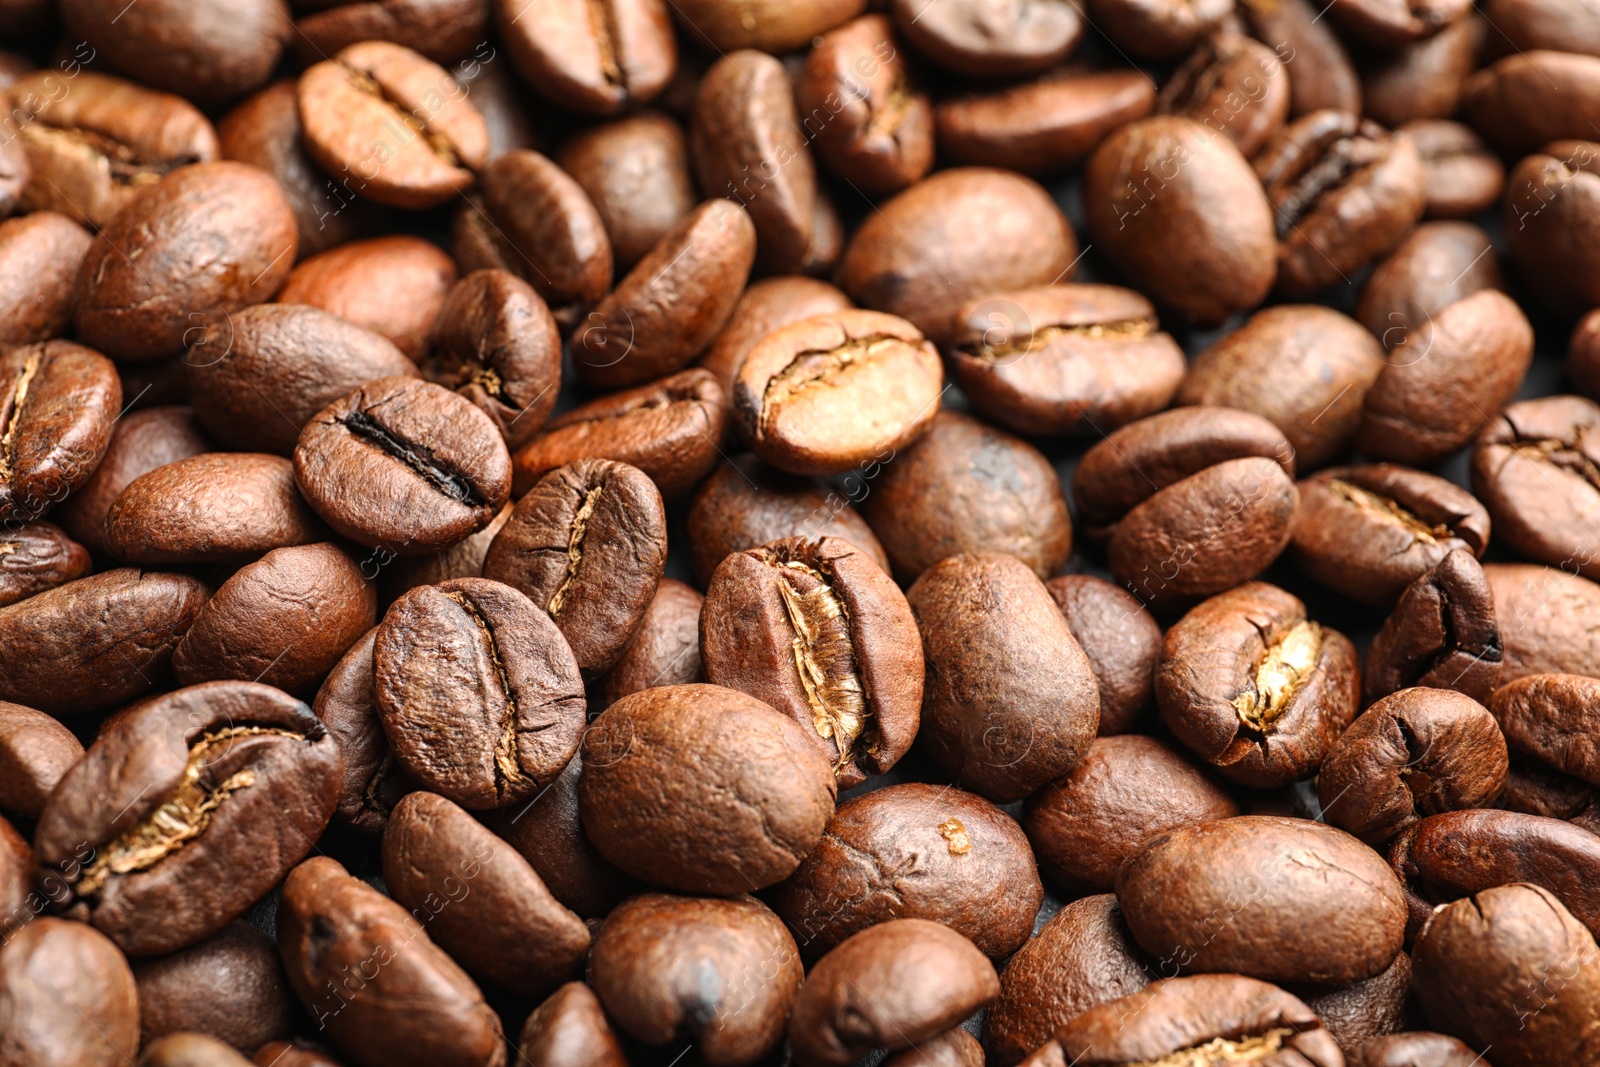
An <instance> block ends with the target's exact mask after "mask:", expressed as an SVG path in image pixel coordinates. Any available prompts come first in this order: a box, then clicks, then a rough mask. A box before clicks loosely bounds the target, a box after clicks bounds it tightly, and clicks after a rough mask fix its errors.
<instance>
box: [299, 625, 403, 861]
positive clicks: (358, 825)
mask: <svg viewBox="0 0 1600 1067" xmlns="http://www.w3.org/2000/svg"><path fill="white" fill-rule="evenodd" d="M377 639H378V630H377V627H374V628H372V629H371V630H368V631H367V632H366V634H364V635H363V636H362V638H361V639H360V640H359V641H357V642H356V643H355V644H354V645H351V646H350V651H348V652H346V653H345V654H344V656H342V657H341V658H340V660H339V662H338V663H336V664H334V667H333V670H331V671H329V672H328V677H327V678H326V679H325V680H324V681H323V683H322V688H321V689H319V690H317V702H316V704H315V705H314V706H313V708H314V710H315V711H316V713H317V718H319V719H321V720H322V722H323V725H325V726H327V728H328V732H329V733H330V734H332V735H333V739H334V740H335V741H337V742H338V743H339V755H340V756H341V757H343V766H344V780H343V783H342V784H341V785H340V787H339V804H338V806H337V807H336V808H335V809H334V813H333V814H334V818H335V819H337V820H338V821H340V822H342V823H344V824H346V825H348V826H351V827H353V828H354V829H356V830H357V831H359V832H361V833H364V834H369V835H371V836H374V837H376V836H377V835H379V834H381V833H383V828H384V826H386V825H387V824H388V822H389V812H390V811H391V810H393V808H394V806H395V804H397V803H399V801H400V798H401V797H402V796H404V795H405V794H407V793H409V792H411V791H413V790H414V789H415V788H416V783H415V782H414V781H413V780H412V778H411V776H410V775H408V774H406V772H405V771H404V770H402V769H401V768H400V766H399V765H398V763H397V762H396V761H395V758H394V755H393V754H392V753H391V752H390V751H389V739H388V738H387V737H385V736H384V733H383V723H382V722H381V721H380V719H379V717H378V698H377V694H376V692H375V689H374V686H375V681H374V676H375V667H374V664H373V656H372V650H373V647H374V645H375V644H376V642H377Z"/></svg>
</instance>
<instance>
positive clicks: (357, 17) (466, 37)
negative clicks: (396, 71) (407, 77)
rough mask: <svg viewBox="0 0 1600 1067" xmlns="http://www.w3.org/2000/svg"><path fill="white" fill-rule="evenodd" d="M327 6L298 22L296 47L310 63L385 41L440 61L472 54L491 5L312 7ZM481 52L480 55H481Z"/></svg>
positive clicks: (433, 0)
mask: <svg viewBox="0 0 1600 1067" xmlns="http://www.w3.org/2000/svg"><path fill="white" fill-rule="evenodd" d="M302 6H303V7H305V8H308V9H314V8H319V7H320V8H326V9H327V10H322V11H317V12H316V13H315V14H308V15H305V16H304V17H302V18H300V19H298V20H297V21H296V22H295V27H294V28H295V33H296V35H297V36H298V37H299V40H298V41H297V42H296V45H295V46H296V48H297V49H298V50H299V51H300V53H301V55H302V56H305V57H306V58H307V62H312V63H314V62H316V60H317V59H319V58H321V57H322V56H324V55H329V54H331V53H333V52H337V51H338V50H339V49H341V48H344V47H345V46H347V45H352V44H355V43H356V42H358V41H370V40H384V41H393V42H394V43H396V44H401V45H405V46H406V47H407V48H412V49H415V50H416V51H418V52H421V53H422V54H423V55H425V56H427V57H428V58H429V59H432V60H434V61H435V62H437V63H448V62H450V61H451V60H452V59H459V58H460V57H461V56H463V55H465V54H466V53H468V52H471V51H472V50H473V46H474V45H476V44H478V43H479V42H481V41H482V40H483V39H484V34H485V32H486V31H487V30H488V23H489V5H488V4H487V3H484V2H483V0H430V2H428V3H422V4H411V3H402V4H395V3H385V2H383V0H379V2H377V3H371V2H366V0H357V2H355V3H349V4H331V5H330V4H327V3H320V4H318V3H311V4H305V5H302ZM480 54H481V53H480Z"/></svg>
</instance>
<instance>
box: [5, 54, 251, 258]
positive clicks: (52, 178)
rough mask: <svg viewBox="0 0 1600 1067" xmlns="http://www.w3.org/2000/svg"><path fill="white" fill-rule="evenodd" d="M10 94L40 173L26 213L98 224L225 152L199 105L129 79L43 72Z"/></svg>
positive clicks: (26, 198)
mask: <svg viewBox="0 0 1600 1067" xmlns="http://www.w3.org/2000/svg"><path fill="white" fill-rule="evenodd" d="M10 92H11V97H12V100H13V102H14V103H15V105H16V108H17V110H16V111H14V112H13V113H12V115H13V121H14V122H16V123H17V132H18V134H19V135H20V138H21V143H22V147H23V148H24V149H26V151H27V162H28V165H29V166H30V167H31V169H32V171H33V175H34V177H33V179H32V180H31V181H29V182H28V183H26V185H25V186H24V187H23V190H22V197H21V206H22V208H23V209H24V210H26V211H39V210H49V211H58V212H60V213H61V214H63V215H65V216H67V217H68V218H70V219H72V220H73V221H74V222H79V223H82V224H83V225H85V226H88V227H90V228H91V229H98V228H100V227H103V226H105V225H106V224H107V223H108V222H110V221H111V218H112V216H114V215H115V214H116V213H117V212H118V211H120V210H122V208H123V207H124V206H126V205H127V204H128V202H129V201H131V200H133V199H134V198H135V197H136V196H137V195H138V194H139V192H140V191H141V190H142V189H144V188H145V187H147V186H149V185H151V184H153V183H155V182H158V181H160V179H161V177H162V175H164V174H166V173H167V172H169V171H171V170H174V169H176V168H178V167H182V166H185V165H187V164H190V163H209V162H211V161H213V160H215V159H216V158H217V156H218V145H217V131H216V130H214V129H213V128H212V126H211V123H210V122H208V121H207V120H206V117H205V116H204V115H202V114H201V113H200V112H199V111H198V110H196V109H195V108H194V107H193V106H192V105H190V104H189V103H188V102H186V101H184V100H183V99H181V98H179V97H176V96H169V95H167V94H166V93H158V92H154V91H152V90H150V89H146V88H143V87H141V86H138V85H135V84H134V83H132V82H129V81H124V80H122V79H121V78H112V77H108V76H107V75H104V74H96V73H93V72H90V71H79V72H78V73H77V75H75V76H74V77H73V79H72V81H71V82H67V81H65V80H64V79H63V77H62V75H61V74H59V73H57V72H55V71H50V70H44V71H35V72H33V73H29V74H24V75H22V76H21V77H19V78H18V79H17V80H16V81H14V82H13V83H12V84H11V89H10ZM257 269H259V265H258V267H257Z"/></svg>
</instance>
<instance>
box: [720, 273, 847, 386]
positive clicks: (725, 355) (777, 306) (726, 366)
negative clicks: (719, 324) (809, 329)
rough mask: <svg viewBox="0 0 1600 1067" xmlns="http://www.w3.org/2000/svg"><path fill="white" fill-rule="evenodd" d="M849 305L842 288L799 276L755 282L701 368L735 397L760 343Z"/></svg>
mask: <svg viewBox="0 0 1600 1067" xmlns="http://www.w3.org/2000/svg"><path fill="white" fill-rule="evenodd" d="M849 306H850V298H849V297H847V296H845V295H844V293H843V292H841V291H840V290H839V289H837V288H835V287H834V286H832V285H829V284H828V283H827V282H823V281H818V280H817V279H815V278H807V277H805V276H803V275H799V274H787V275H783V276H781V277H777V278H763V279H761V280H760V281H757V282H752V283H751V284H750V286H749V288H747V289H745V291H744V295H743V296H741V297H740V298H739V302H738V303H737V304H735V305H734V306H733V312H732V314H730V315H729V316H728V323H727V325H726V326H724V327H723V328H722V332H721V333H719V334H717V339H716V340H715V341H713V342H712V343H711V347H710V348H709V349H707V350H706V354H705V355H704V356H702V357H701V359H700V361H699V365H700V366H701V367H704V368H705V369H706V370H708V371H710V372H711V373H712V374H715V375H716V376H717V381H718V382H719V383H720V384H721V385H722V388H723V391H724V392H725V393H727V394H729V395H730V396H731V395H732V393H733V382H734V379H735V378H736V377H738V374H739V368H740V366H741V365H742V364H743V363H744V357H745V354H746V353H748V352H749V351H750V349H751V348H752V347H753V346H754V345H755V343H756V342H757V341H760V340H761V339H762V338H763V337H765V336H766V335H767V334H769V333H771V332H772V331H774V330H776V329H778V328H779V327H782V326H789V325H792V324H793V323H796V322H799V321H800V320H801V319H809V318H811V317H812V316H814V315H828V314H831V313H833V312H835V311H841V310H843V309H844V308H847V307H849Z"/></svg>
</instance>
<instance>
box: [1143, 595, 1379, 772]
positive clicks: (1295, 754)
mask: <svg viewBox="0 0 1600 1067" xmlns="http://www.w3.org/2000/svg"><path fill="white" fill-rule="evenodd" d="M1360 701H1361V679H1360V676H1359V673H1358V671H1357V669H1356V650H1355V646H1354V645H1352V644H1351V643H1350V639H1349V638H1347V637H1345V636H1344V635H1343V634H1341V633H1339V632H1338V631H1337V630H1331V629H1329V628H1328V627H1326V626H1322V625H1319V624H1318V623H1315V622H1312V621H1311V620H1310V619H1308V618H1306V609H1305V605H1304V604H1303V603H1302V602H1301V601H1300V600H1298V599H1297V598H1295V597H1293V596H1290V595H1289V594H1288V593H1286V592H1284V591H1283V590H1282V589H1279V588H1278V587H1277V586H1274V585H1268V584H1266V583H1265V582H1252V583H1250V584H1248V585H1245V586H1241V587H1240V588H1238V589H1235V590H1232V591H1231V592H1227V593H1223V594H1221V595H1219V596H1214V597H1212V598H1211V599H1209V600H1207V601H1205V602H1203V603H1201V604H1200V605H1199V606H1198V607H1196V608H1195V609H1194V610H1192V611H1190V612H1189V613H1188V614H1187V615H1185V616H1184V617H1183V618H1182V619H1180V620H1178V622H1177V623H1176V624H1174V625H1173V627H1172V628H1171V629H1170V630H1168V631H1167V636H1166V643H1165V647H1164V648H1163V650H1162V656H1161V666H1160V668H1159V670H1158V671H1157V673H1156V704H1157V705H1158V706H1159V707H1160V709H1161V718H1162V721H1163V722H1165V723H1166V724H1167V727H1168V729H1170V730H1171V731H1172V732H1173V734H1175V735H1176V736H1177V738H1178V740H1179V741H1181V742H1183V744H1184V745H1185V746H1186V747H1188V748H1189V750H1190V751H1192V752H1193V753H1194V754H1195V755H1197V756H1199V757H1200V758H1201V759H1203V760H1205V761H1206V762H1207V763H1209V764H1211V765H1212V766H1213V767H1215V768H1217V770H1219V771H1220V772H1222V774H1223V775H1225V776H1226V777H1227V778H1229V779H1231V780H1232V781H1235V782H1239V783H1240V784H1242V785H1247V786H1251V787H1252V788H1256V789H1270V788H1273V787H1275V786H1280V785H1287V784H1288V783H1290V782H1294V781H1298V780H1300V779H1302V778H1309V777H1310V776H1311V775H1312V774H1314V773H1316V770H1317V768H1318V766H1320V765H1321V763H1322V761H1323V758H1324V757H1325V756H1326V755H1327V753H1328V751H1329V749H1330V748H1332V747H1333V743H1334V742H1335V741H1336V740H1338V738H1339V735H1340V734H1341V733H1343V732H1344V730H1345V727H1347V726H1349V725H1350V722H1351V720H1352V719H1354V718H1355V717H1356V712H1357V711H1358V710H1359V709H1360Z"/></svg>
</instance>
